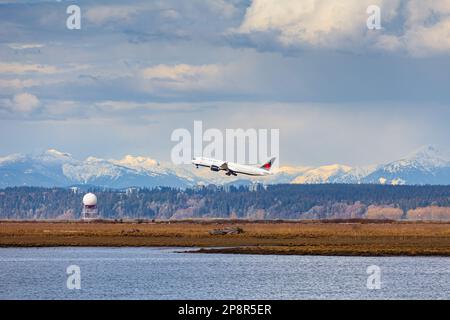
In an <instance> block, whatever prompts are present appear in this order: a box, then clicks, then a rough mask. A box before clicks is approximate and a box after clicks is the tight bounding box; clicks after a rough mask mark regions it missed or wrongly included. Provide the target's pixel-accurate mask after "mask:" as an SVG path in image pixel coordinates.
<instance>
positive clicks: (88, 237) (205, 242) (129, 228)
mask: <svg viewBox="0 0 450 320" xmlns="http://www.w3.org/2000/svg"><path fill="white" fill-rule="evenodd" d="M230 226H238V227H240V228H242V229H243V230H244V232H243V233H241V234H235V235H210V234H209V231H211V230H213V229H221V228H225V227H230ZM0 246H2V247H49V246H110V247H116V246H117V247H118V246H149V247H158V246H168V247H199V248H200V249H199V251H198V252H216V253H217V252H221V253H251V254H298V255H306V254H311V255H366V256H376V255H410V256H415V255H422V256H430V255H436V256H450V223H439V222H389V221H373V222H369V221H347V222H337V221H331V222H330V221H308V222H291V221H289V222H287V221H285V222H282V221H260V222H249V221H227V220H223V221H215V220H213V221H206V220H203V221H178V222H173V221H171V222H170V223H169V222H154V223H151V222H141V223H138V222H123V223H119V222H115V223H114V222H109V221H101V222H90V223H86V222H48V221H47V222H37V221H33V222H14V221H1V222H0ZM219 247H220V249H219Z"/></svg>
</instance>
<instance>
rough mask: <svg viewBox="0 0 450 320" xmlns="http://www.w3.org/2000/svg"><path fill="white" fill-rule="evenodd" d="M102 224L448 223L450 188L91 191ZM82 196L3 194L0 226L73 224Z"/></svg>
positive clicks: (48, 191)
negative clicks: (216, 220)
mask: <svg viewBox="0 0 450 320" xmlns="http://www.w3.org/2000/svg"><path fill="white" fill-rule="evenodd" d="M92 191H93V192H95V193H96V194H97V196H98V201H99V212H100V214H101V216H102V217H103V218H109V219H121V218H147V219H185V218H207V217H220V218H246V219H353V218H357V219H360V218H370V219H396V220H397V219H425V220H428V219H431V220H433V219H434V220H449V219H450V186H387V185H357V184H317V185H291V184H285V185H271V186H267V187H263V186H262V185H260V186H257V187H256V188H255V187H254V186H253V187H251V188H248V187H246V186H240V187H238V188H236V187H234V186H226V187H216V186H214V185H210V186H208V187H201V188H194V189H186V190H181V189H173V188H154V189H127V190H124V191H119V190H101V189H97V190H95V189H93V190H92ZM83 193H84V191H83V192H80V191H76V190H75V191H74V190H70V189H62V188H36V187H15V188H7V189H3V190H0V219H78V218H79V216H80V212H81V199H82V196H83Z"/></svg>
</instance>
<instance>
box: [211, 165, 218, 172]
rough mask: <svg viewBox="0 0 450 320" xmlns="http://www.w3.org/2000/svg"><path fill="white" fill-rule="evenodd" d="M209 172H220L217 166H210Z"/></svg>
mask: <svg viewBox="0 0 450 320" xmlns="http://www.w3.org/2000/svg"><path fill="white" fill-rule="evenodd" d="M211 171H215V172H218V171H220V168H219V167H218V166H211Z"/></svg>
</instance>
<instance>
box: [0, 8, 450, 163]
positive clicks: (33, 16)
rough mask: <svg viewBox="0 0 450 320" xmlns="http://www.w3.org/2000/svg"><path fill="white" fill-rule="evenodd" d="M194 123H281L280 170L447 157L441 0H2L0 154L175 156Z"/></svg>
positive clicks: (448, 50)
mask: <svg viewBox="0 0 450 320" xmlns="http://www.w3.org/2000/svg"><path fill="white" fill-rule="evenodd" d="M71 4H76V5H78V6H79V7H80V8H81V29H80V30H69V29H68V28H67V27H66V20H67V18H68V16H69V15H68V14H67V13H66V9H67V7H68V6H69V5H71ZM369 5H378V6H379V7H380V8H381V24H382V25H381V26H382V29H380V30H369V29H368V28H367V24H366V21H367V19H368V17H369V14H368V13H367V12H366V10H367V7H368V6H369ZM194 120H202V121H203V126H204V127H205V128H219V129H225V128H244V129H246V128H256V129H258V128H267V129H270V128H279V129H280V153H281V164H295V165H300V164H301V165H323V164H330V163H343V164H348V165H366V164H372V163H380V162H387V161H390V160H394V159H398V158H399V157H401V156H403V155H405V154H408V153H410V152H411V151H412V150H414V149H416V148H418V147H420V146H422V145H425V144H433V145H437V146H440V147H441V148H442V149H444V150H445V149H446V148H447V146H448V140H449V137H450V125H449V123H450V0H428V1H423V0H367V1H366V0H253V1H251V0H188V1H187V0H164V1H162V0H161V1H133V0H131V1H26V0H23V1H2V0H0V136H1V139H0V156H1V155H6V154H10V153H30V152H31V153H32V152H39V151H41V150H43V149H47V148H56V149H59V150H61V151H65V152H69V153H72V154H73V155H74V156H75V157H77V158H84V157H86V156H89V155H93V156H97V157H104V158H120V157H122V156H124V155H125V154H133V155H146V156H151V157H153V158H157V159H160V160H169V159H170V151H171V149H172V147H173V146H174V143H173V142H171V141H170V135H171V132H172V131H173V130H174V129H176V128H186V129H189V130H192V128H193V121H194Z"/></svg>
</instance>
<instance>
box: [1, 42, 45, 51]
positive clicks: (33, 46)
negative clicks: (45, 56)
mask: <svg viewBox="0 0 450 320" xmlns="http://www.w3.org/2000/svg"><path fill="white" fill-rule="evenodd" d="M8 47H10V48H11V49H13V50H26V49H39V48H43V47H45V45H44V44H42V43H10V44H8Z"/></svg>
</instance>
